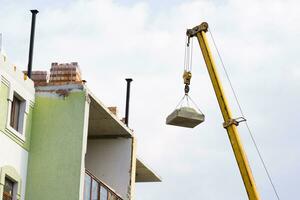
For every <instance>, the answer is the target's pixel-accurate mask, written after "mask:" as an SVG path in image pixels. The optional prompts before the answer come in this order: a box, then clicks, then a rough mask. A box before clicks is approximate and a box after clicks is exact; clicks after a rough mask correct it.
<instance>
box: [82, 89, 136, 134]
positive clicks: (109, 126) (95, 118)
mask: <svg viewBox="0 0 300 200" xmlns="http://www.w3.org/2000/svg"><path fill="white" fill-rule="evenodd" d="M89 97H90V100H91V101H90V112H89V126H88V137H89V138H90V139H92V138H114V137H131V136H132V131H131V130H130V129H129V128H128V127H127V126H126V125H125V124H124V123H123V122H121V120H120V119H118V118H117V116H115V115H114V114H113V113H112V112H111V111H109V109H108V108H107V107H106V106H104V105H103V104H102V103H101V102H100V101H99V100H98V99H97V98H96V97H95V96H94V95H93V94H92V93H90V92H89Z"/></svg>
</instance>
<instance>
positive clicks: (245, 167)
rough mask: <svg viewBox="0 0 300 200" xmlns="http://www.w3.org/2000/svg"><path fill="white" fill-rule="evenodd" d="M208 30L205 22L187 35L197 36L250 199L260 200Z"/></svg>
mask: <svg viewBox="0 0 300 200" xmlns="http://www.w3.org/2000/svg"><path fill="white" fill-rule="evenodd" d="M207 31H208V24H207V23H206V22H203V23H202V24H200V25H199V26H196V27H194V28H193V29H188V30H187V36H188V37H189V38H191V37H197V39H198V42H199V45H200V48H201V51H202V55H203V58H204V60H205V63H206V67H207V70H208V73H209V76H210V79H211V82H212V84H213V88H214V91H215V93H216V97H217V100H218V103H219V106H220V109H221V112H222V115H223V119H224V123H223V127H224V128H225V129H226V130H227V133H228V136H229V140H230V143H231V146H232V149H233V152H234V155H235V158H236V161H237V164H238V167H239V170H240V173H241V176H242V179H243V182H244V185H245V188H246V191H247V194H248V198H249V200H259V199H260V197H259V194H258V191H257V188H256V185H255V182H254V178H253V175H252V173H251V169H250V166H249V163H248V160H247V157H246V154H245V151H244V149H243V146H242V142H241V139H240V137H239V133H238V129H237V125H238V121H237V120H236V119H234V118H232V114H231V112H230V109H229V107H228V103H227V100H226V98H225V94H224V91H223V88H222V85H221V82H220V79H219V77H218V74H217V70H216V66H215V63H214V60H213V57H212V54H211V51H210V48H209V45H208V41H207V38H206V32H207Z"/></svg>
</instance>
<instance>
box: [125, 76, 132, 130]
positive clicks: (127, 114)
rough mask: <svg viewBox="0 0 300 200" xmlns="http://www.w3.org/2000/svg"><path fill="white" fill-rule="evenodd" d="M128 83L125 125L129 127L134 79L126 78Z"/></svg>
mask: <svg viewBox="0 0 300 200" xmlns="http://www.w3.org/2000/svg"><path fill="white" fill-rule="evenodd" d="M125 80H126V82H127V92H126V108H125V124H126V126H128V120H129V100H130V83H131V81H132V78H126V79H125Z"/></svg>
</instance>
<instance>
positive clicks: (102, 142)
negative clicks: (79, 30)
mask: <svg viewBox="0 0 300 200" xmlns="http://www.w3.org/2000/svg"><path fill="white" fill-rule="evenodd" d="M0 77H1V86H0V194H1V195H0V200H11V199H12V200H17V199H21V200H24V199H26V200H40V199H43V200H53V199H56V200H64V199H65V200H73V199H74V200H91V199H92V200H97V199H101V200H120V199H122V200H133V199H134V189H135V183H136V182H158V181H160V178H159V177H158V176H157V175H155V173H153V172H152V171H151V170H150V169H149V168H148V167H147V166H146V165H145V164H144V163H142V162H141V161H140V160H139V159H137V156H136V139H135V136H134V134H133V132H132V130H131V129H129V128H128V127H127V126H126V125H125V124H124V123H123V122H122V121H121V120H120V119H119V118H118V117H117V115H116V113H114V109H112V108H108V107H106V106H104V105H103V103H102V102H101V101H100V100H99V99H97V97H96V96H95V95H94V94H93V93H92V92H91V91H90V90H89V89H88V87H87V86H86V85H85V83H84V81H82V80H81V73H80V70H79V67H78V64H77V63H66V64H58V63H52V65H51V69H50V73H49V72H44V71H36V72H32V80H31V79H29V78H27V77H26V76H25V75H24V73H23V72H21V71H18V69H16V67H14V66H12V65H10V64H9V62H8V61H7V59H6V57H5V56H3V55H1V58H0Z"/></svg>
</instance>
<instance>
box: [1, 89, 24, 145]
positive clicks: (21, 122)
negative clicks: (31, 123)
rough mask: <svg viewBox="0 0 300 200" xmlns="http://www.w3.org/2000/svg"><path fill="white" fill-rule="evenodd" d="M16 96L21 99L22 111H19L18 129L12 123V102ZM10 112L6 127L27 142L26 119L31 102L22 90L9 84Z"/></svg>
mask: <svg viewBox="0 0 300 200" xmlns="http://www.w3.org/2000/svg"><path fill="white" fill-rule="evenodd" d="M14 96H16V97H17V98H18V99H20V100H21V104H20V113H19V119H18V129H19V130H15V129H14V128H13V127H11V125H10V120H11V119H10V118H11V109H12V102H13V99H14ZM7 101H8V112H7V120H6V129H8V131H9V132H12V133H13V134H14V135H15V136H17V137H18V138H19V139H21V140H22V141H24V142H25V133H26V121H27V115H28V112H29V104H28V101H27V100H26V99H25V98H24V96H23V95H22V93H21V91H18V90H17V89H16V88H12V85H11V84H10V86H9V95H8V99H7Z"/></svg>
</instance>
